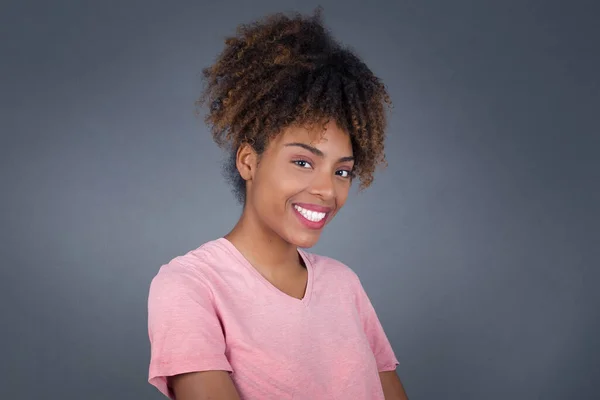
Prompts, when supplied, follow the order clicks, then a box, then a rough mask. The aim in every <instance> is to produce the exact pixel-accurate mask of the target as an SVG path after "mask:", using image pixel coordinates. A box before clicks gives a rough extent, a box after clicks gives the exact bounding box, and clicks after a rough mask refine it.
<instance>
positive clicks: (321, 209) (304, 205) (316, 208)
mask: <svg viewBox="0 0 600 400" xmlns="http://www.w3.org/2000/svg"><path fill="white" fill-rule="evenodd" d="M293 205H295V206H298V207H302V208H304V209H305V210H310V211H316V212H322V213H325V214H329V213H330V212H331V210H332V208H331V207H325V206H320V205H318V204H310V203H294V204H293Z"/></svg>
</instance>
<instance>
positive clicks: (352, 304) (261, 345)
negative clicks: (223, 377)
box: [148, 238, 398, 400]
mask: <svg viewBox="0 0 600 400" xmlns="http://www.w3.org/2000/svg"><path fill="white" fill-rule="evenodd" d="M299 253H300V255H301V256H302V258H303V260H304V262H305V264H306V268H307V270H308V284H307V287H306V294H305V296H304V298H303V299H302V300H299V299H296V298H294V297H291V296H288V295H286V294H285V293H283V292H281V291H280V290H278V289H277V288H276V287H275V286H273V285H272V284H271V283H269V281H268V280H267V279H265V278H264V277H263V276H262V275H261V274H260V273H259V272H258V271H257V270H256V269H254V268H253V267H252V266H251V265H250V263H249V262H248V261H247V260H246V259H245V258H244V257H243V256H242V254H241V253H240V252H239V251H238V250H237V249H236V248H235V247H234V246H233V244H231V243H230V242H229V241H228V240H227V239H225V238H220V239H217V240H214V241H211V242H208V243H206V244H204V245H202V246H200V247H199V248H198V249H196V250H193V251H190V252H189V253H187V254H185V255H183V256H180V257H176V258H175V259H173V260H172V261H171V262H169V263H168V264H166V265H163V266H162V267H161V269H160V270H159V272H158V274H157V275H156V277H155V278H154V279H153V280H152V284H151V286H150V293H149V299H148V331H149V336H150V344H151V360H150V368H149V382H150V383H151V384H152V385H154V386H156V387H157V388H158V390H160V391H161V392H162V393H164V394H165V395H166V396H169V397H170V398H174V397H173V394H172V392H170V390H169V388H168V387H167V377H168V376H172V375H177V374H181V373H186V372H193V371H207V370H225V371H229V372H230V373H231V379H232V380H233V382H234V384H235V386H236V388H237V391H238V393H239V394H240V397H241V398H242V399H243V400H270V399H273V400H284V399H296V400H319V399H328V400H329V399H340V400H341V399H343V400H349V399H352V400H376V399H383V398H384V397H383V391H382V388H381V382H380V380H379V374H378V372H379V371H392V370H394V369H395V368H396V366H397V365H398V361H397V360H396V357H395V355H394V351H393V350H392V347H391V346H390V343H389V341H388V339H387V337H386V335H385V333H384V331H383V328H382V327H381V324H380V322H379V319H378V318H377V315H376V313H375V310H374V309H373V306H372V305H371V302H370V301H369V298H368V297H367V294H366V293H365V291H364V289H363V287H362V285H361V283H360V281H359V279H358V276H357V275H356V274H355V273H354V272H353V271H352V270H351V269H350V268H348V267H347V266H345V265H344V264H342V263H340V262H338V261H335V260H333V259H331V258H327V257H323V256H318V255H315V254H311V253H307V252H305V251H302V250H299Z"/></svg>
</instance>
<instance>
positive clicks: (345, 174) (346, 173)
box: [336, 169, 350, 178]
mask: <svg viewBox="0 0 600 400" xmlns="http://www.w3.org/2000/svg"><path fill="white" fill-rule="evenodd" d="M336 175H338V176H341V177H342V178H348V177H350V171H348V170H345V169H342V170H339V171H337V172H336Z"/></svg>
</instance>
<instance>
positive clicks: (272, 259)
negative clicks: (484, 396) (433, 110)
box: [148, 12, 406, 400]
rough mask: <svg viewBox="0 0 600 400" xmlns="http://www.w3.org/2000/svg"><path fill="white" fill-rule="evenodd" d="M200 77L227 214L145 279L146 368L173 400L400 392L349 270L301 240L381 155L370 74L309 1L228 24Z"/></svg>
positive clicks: (381, 105) (382, 94)
mask: <svg viewBox="0 0 600 400" xmlns="http://www.w3.org/2000/svg"><path fill="white" fill-rule="evenodd" d="M204 76H205V78H206V83H207V86H206V89H205V92H204V94H203V96H202V98H201V100H200V104H206V103H208V104H210V109H209V112H208V114H207V117H206V121H207V123H209V125H210V126H211V127H212V132H213V136H214V138H215V140H216V142H217V143H218V144H219V145H221V146H223V147H225V148H227V149H228V150H229V151H230V152H231V154H232V157H231V160H230V164H228V169H227V171H228V172H229V178H230V180H231V182H232V184H233V187H234V193H235V194H236V195H237V196H238V199H239V200H240V202H241V203H242V204H243V213H242V216H241V217H240V220H239V221H238V223H237V224H236V225H235V227H233V229H232V230H231V231H230V232H229V233H228V234H226V235H224V236H223V237H220V238H217V239H215V240H213V241H210V242H208V243H204V244H202V245H201V246H200V247H198V248H197V249H195V250H192V251H190V252H188V253H187V254H185V255H182V256H179V257H176V258H174V259H173V260H171V261H170V262H169V263H167V264H165V265H163V266H162V267H161V269H160V270H159V272H158V274H157V275H156V277H155V278H154V279H153V281H152V284H151V287H150V293H149V299H148V312H149V318H148V323H149V335H150V343H151V361H150V370H149V381H150V383H151V384H153V385H155V386H156V387H157V388H158V389H159V390H160V391H161V392H162V393H164V394H165V395H166V396H169V397H171V398H177V399H178V400H192V399H193V400H203V399H209V398H210V399H248V400H254V399H256V400H258V399H260V400H265V399H274V400H275V399H276V400H280V399H306V400H309V399H310V400H319V399H344V400H347V399H353V400H361V399H364V400H367V399H368V400H374V399H386V400H390V399H406V394H405V392H404V389H403V387H402V384H401V383H400V380H399V378H398V376H397V375H396V372H395V369H396V366H397V364H398V362H397V360H396V357H395V355H394V351H393V350H392V347H391V345H390V343H389V341H388V339H387V337H386V334H385V333H384V330H383V328H382V326H381V324H380V322H379V319H378V318H377V314H376V312H375V310H374V309H373V306H372V304H371V302H370V301H369V298H368V296H367V294H366V293H365V291H364V289H363V287H362V285H361V283H360V280H359V279H358V277H357V275H356V274H355V273H354V272H352V270H351V269H350V268H348V267H347V266H345V265H344V264H342V263H340V262H338V261H336V260H333V259H331V258H328V257H324V256H319V255H316V254H313V253H309V252H307V251H305V250H302V249H303V248H304V249H306V248H310V247H312V246H314V245H315V244H316V243H317V241H318V240H319V237H320V234H321V232H322V230H323V228H324V227H325V226H326V225H327V223H328V222H329V221H331V220H332V219H333V218H334V216H335V215H336V214H337V212H338V211H339V210H340V209H341V208H342V207H343V206H344V204H345V203H346V200H347V197H348V193H349V190H350V186H351V184H352V181H353V179H354V178H355V177H358V178H360V180H361V187H363V188H365V187H367V186H369V185H370V183H371V182H372V180H373V172H374V171H375V168H376V166H377V165H378V164H382V163H384V162H385V157H384V153H383V139H384V130H385V122H386V119H385V104H386V103H389V98H388V95H387V93H386V91H385V88H384V86H383V84H382V83H381V82H380V81H379V79H378V78H377V77H375V76H374V75H373V73H372V72H371V71H370V70H369V69H368V68H367V66H366V65H365V64H364V63H363V62H362V61H360V60H359V58H358V57H357V56H356V55H354V54H353V53H352V52H351V51H349V50H347V49H345V48H343V47H341V46H340V45H339V44H338V43H337V42H336V41H334V40H333V39H332V37H331V36H330V35H329V33H328V32H327V31H326V30H325V29H324V28H323V25H322V23H321V20H320V16H319V13H318V12H317V13H316V14H315V15H314V16H312V17H303V16H301V15H292V16H286V15H282V14H277V15H273V16H270V17H267V18H265V19H264V20H262V21H258V22H255V23H253V24H251V25H244V26H241V27H240V28H238V33H237V36H236V37H233V38H229V39H227V41H226V47H225V50H224V51H223V53H222V54H221V55H220V57H219V58H218V60H217V62H216V63H215V64H214V65H213V66H211V67H209V68H207V69H206V70H205V71H204Z"/></svg>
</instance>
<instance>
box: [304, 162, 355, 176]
mask: <svg viewBox="0 0 600 400" xmlns="http://www.w3.org/2000/svg"><path fill="white" fill-rule="evenodd" d="M292 163H293V164H295V165H297V166H298V167H300V168H306V167H305V166H304V165H300V164H301V163H304V164H308V165H310V166H311V167H312V165H311V163H310V162H308V161H306V160H294V161H292ZM338 172H346V173H347V174H348V175H347V176H340V175H338ZM335 173H336V175H337V176H340V177H341V178H344V179H349V178H352V171H351V170H347V169H340V170H337V171H335Z"/></svg>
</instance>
